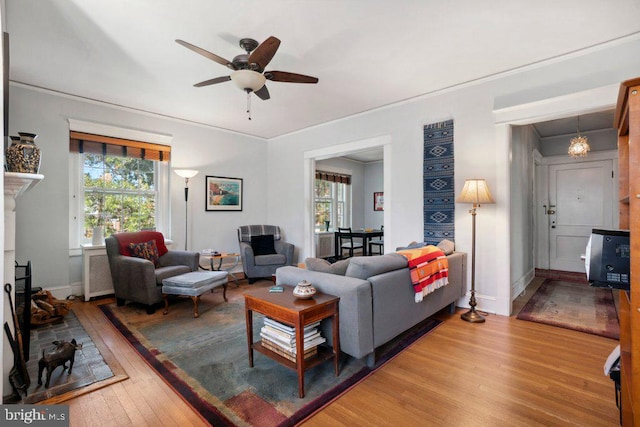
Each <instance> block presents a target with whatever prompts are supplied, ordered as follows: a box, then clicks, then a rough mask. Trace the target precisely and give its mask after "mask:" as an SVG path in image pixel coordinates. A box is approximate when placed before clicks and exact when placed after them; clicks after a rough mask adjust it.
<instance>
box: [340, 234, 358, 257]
mask: <svg viewBox="0 0 640 427" xmlns="http://www.w3.org/2000/svg"><path fill="white" fill-rule="evenodd" d="M338 240H339V245H340V253H339V254H338V257H339V258H341V259H342V254H343V253H344V250H345V249H346V250H348V251H349V258H350V257H352V256H353V251H354V249H362V247H363V246H362V242H354V241H353V234H352V232H351V227H338Z"/></svg>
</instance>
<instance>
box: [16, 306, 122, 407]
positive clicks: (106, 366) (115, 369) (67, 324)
mask: <svg viewBox="0 0 640 427" xmlns="http://www.w3.org/2000/svg"><path fill="white" fill-rule="evenodd" d="M72 339H75V340H76V342H77V343H78V344H82V349H81V350H76V353H75V361H74V364H73V369H72V371H71V374H70V375H69V371H68V370H64V371H63V369H62V368H61V367H58V368H56V369H55V370H53V373H52V375H51V382H50V384H49V387H45V386H44V383H45V382H46V374H45V373H44V372H43V374H42V377H43V378H42V382H43V385H38V361H39V360H40V358H41V357H42V352H43V350H44V351H48V350H50V349H52V348H53V347H54V345H53V341H57V340H59V341H71V340H72ZM30 348H31V350H30V354H29V361H28V362H27V371H28V372H29V377H30V379H31V385H30V386H29V389H28V390H27V395H26V396H24V397H23V399H22V402H21V403H25V404H33V403H38V404H43V405H44V404H57V403H61V402H64V401H66V400H69V399H71V398H73V397H77V396H80V395H82V394H85V393H88V392H90V391H93V390H97V389H99V388H102V387H105V386H107V385H110V384H113V383H115V382H118V381H122V380H124V379H126V378H128V376H127V375H126V373H125V371H124V369H122V367H121V366H120V364H119V363H118V362H117V360H116V359H115V357H113V354H111V352H110V351H109V349H108V348H107V346H106V345H104V343H103V342H102V339H100V337H99V336H98V334H97V333H96V332H95V331H94V330H93V328H92V327H91V326H90V325H85V324H83V323H81V322H80V320H79V319H78V317H77V316H76V315H75V313H74V312H73V310H72V311H70V312H69V314H68V315H66V316H65V317H64V318H63V319H61V320H60V321H59V322H56V323H50V324H48V325H43V326H40V327H37V328H34V329H32V330H31V345H30ZM67 365H68V364H67Z"/></svg>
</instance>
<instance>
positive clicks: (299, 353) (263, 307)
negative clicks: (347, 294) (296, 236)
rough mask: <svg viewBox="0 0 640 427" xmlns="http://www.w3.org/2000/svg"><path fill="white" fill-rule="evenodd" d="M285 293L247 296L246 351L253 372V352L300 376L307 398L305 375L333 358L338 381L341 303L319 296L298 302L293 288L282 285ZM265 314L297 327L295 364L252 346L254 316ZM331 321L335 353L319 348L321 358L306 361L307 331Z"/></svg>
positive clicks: (254, 292)
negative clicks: (255, 314)
mask: <svg viewBox="0 0 640 427" xmlns="http://www.w3.org/2000/svg"><path fill="white" fill-rule="evenodd" d="M282 287H283V288H284V292H281V293H279V292H269V288H261V289H252V290H250V291H247V292H245V293H244V308H245V317H246V322H247V347H248V350H249V366H250V367H252V368H253V350H256V351H258V352H260V353H262V354H264V355H265V356H268V357H270V358H271V359H273V360H275V361H276V362H278V363H280V364H281V365H284V366H286V367H287V368H289V369H292V370H294V371H296V372H297V373H298V394H299V396H300V397H301V398H302V397H304V371H306V370H307V369H310V368H312V367H314V366H316V365H318V364H320V363H322V362H324V361H326V360H329V359H331V358H333V365H334V371H335V374H336V377H337V376H338V375H340V366H339V359H340V320H339V316H338V303H339V302H340V298H339V297H336V296H333V295H328V294H323V293H321V292H317V293H316V294H315V295H314V296H313V298H309V299H304V300H302V299H298V298H296V297H294V296H293V288H294V287H293V286H288V285H282ZM254 311H256V312H258V313H262V314H264V315H265V316H267V317H270V318H271V319H273V320H277V321H278V322H282V323H284V324H286V325H290V326H293V327H295V330H296V361H295V362H292V361H290V360H288V359H287V358H285V357H282V356H280V355H279V354H277V353H276V352H274V351H271V350H269V349H268V348H266V347H264V346H263V345H262V343H261V342H260V341H257V342H253V312H254ZM329 317H330V318H331V319H332V322H333V324H332V329H333V349H330V348H328V347H325V346H319V347H318V354H317V355H315V356H313V357H311V358H309V359H304V327H305V326H306V325H309V324H311V323H313V322H317V321H319V320H322V319H327V318H329Z"/></svg>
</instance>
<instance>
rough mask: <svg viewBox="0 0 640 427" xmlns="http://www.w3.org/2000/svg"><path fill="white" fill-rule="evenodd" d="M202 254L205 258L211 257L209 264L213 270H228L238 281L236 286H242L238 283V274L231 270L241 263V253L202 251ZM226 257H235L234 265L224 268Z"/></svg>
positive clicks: (235, 280) (234, 279)
mask: <svg viewBox="0 0 640 427" xmlns="http://www.w3.org/2000/svg"><path fill="white" fill-rule="evenodd" d="M200 255H201V256H203V257H205V258H209V264H210V269H211V271H226V272H227V273H228V274H229V276H231V277H232V278H233V281H234V282H236V287H237V286H240V285H239V284H238V278H237V277H236V275H235V274H234V273H232V272H231V270H233V269H234V268H236V267H237V266H238V264H239V263H240V254H236V253H230V252H218V253H216V254H212V253H210V252H200ZM224 258H233V261H232V262H233V265H231V266H230V267H225V268H224V269H223V268H222V260H223V259H224ZM216 261H217V263H216ZM216 264H217V265H216Z"/></svg>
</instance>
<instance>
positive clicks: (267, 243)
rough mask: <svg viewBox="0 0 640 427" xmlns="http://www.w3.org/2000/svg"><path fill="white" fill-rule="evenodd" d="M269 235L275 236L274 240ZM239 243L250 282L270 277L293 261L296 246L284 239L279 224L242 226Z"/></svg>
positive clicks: (243, 264)
mask: <svg viewBox="0 0 640 427" xmlns="http://www.w3.org/2000/svg"><path fill="white" fill-rule="evenodd" d="M269 236H273V240H271V238H270V237H269ZM252 240H253V246H252ZM271 241H273V246H271ZM238 243H239V245H240V255H241V256H242V269H243V271H244V275H245V276H246V277H247V280H248V281H249V283H254V282H255V281H256V279H259V278H266V277H269V278H270V277H271V275H272V274H275V272H276V269H278V268H279V267H282V266H285V265H291V264H292V263H293V249H294V246H293V245H292V244H291V243H287V242H284V241H283V240H282V234H281V233H280V227H278V226H277V225H243V226H240V227H239V228H238ZM254 247H256V248H258V247H259V250H258V251H257V252H254Z"/></svg>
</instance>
